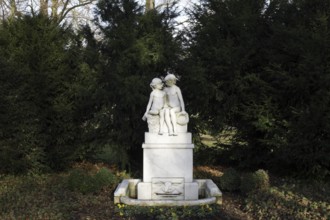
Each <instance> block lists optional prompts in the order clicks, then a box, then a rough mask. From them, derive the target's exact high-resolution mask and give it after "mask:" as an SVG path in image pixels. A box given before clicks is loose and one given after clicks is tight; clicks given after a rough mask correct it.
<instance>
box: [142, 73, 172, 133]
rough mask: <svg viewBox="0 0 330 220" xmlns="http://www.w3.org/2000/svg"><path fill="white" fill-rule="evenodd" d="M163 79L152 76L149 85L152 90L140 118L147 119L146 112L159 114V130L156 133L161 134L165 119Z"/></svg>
mask: <svg viewBox="0 0 330 220" xmlns="http://www.w3.org/2000/svg"><path fill="white" fill-rule="evenodd" d="M163 86H164V84H163V81H162V80H161V79H159V78H154V79H153V80H152V81H151V83H150V87H151V88H152V89H153V91H152V92H151V93H150V98H149V102H148V105H147V110H146V112H145V113H144V115H143V117H142V119H143V120H144V121H145V120H146V119H147V116H148V114H150V115H159V132H158V134H160V135H162V134H163V127H164V121H165V117H164V115H165V110H164V105H165V97H166V96H165V92H164V91H163V90H162V89H163Z"/></svg>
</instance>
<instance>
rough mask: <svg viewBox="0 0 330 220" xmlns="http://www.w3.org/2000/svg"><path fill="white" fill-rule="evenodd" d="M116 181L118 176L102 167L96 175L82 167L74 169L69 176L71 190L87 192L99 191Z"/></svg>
mask: <svg viewBox="0 0 330 220" xmlns="http://www.w3.org/2000/svg"><path fill="white" fill-rule="evenodd" d="M116 182H117V178H116V176H115V175H114V174H113V173H111V172H110V171H109V170H108V169H106V168H101V169H100V170H99V171H98V172H97V173H96V174H94V175H92V174H89V173H88V172H87V171H85V170H82V169H74V170H72V171H71V173H70V174H69V177H68V188H69V189H70V190H71V191H78V192H81V193H83V194H87V193H93V192H97V191H99V190H101V189H102V188H103V187H108V186H113V185H115V184H116Z"/></svg>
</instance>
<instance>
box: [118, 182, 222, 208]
mask: <svg viewBox="0 0 330 220" xmlns="http://www.w3.org/2000/svg"><path fill="white" fill-rule="evenodd" d="M136 192H137V197H138V199H136V197H134V195H136ZM184 194H185V198H184V199H183V200H174V199H152V183H144V182H141V179H125V180H123V181H122V182H121V183H120V184H119V185H118V187H117V189H116V191H115V193H114V203H115V204H116V203H124V204H127V205H136V206H193V205H205V204H214V203H216V204H218V205H221V204H222V193H221V191H220V190H219V188H218V187H217V186H216V185H215V184H214V182H213V181H212V180H210V179H196V180H194V181H193V182H192V183H184Z"/></svg>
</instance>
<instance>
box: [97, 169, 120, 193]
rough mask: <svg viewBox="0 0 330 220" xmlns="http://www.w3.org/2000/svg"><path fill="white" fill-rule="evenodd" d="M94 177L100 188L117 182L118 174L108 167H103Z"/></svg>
mask: <svg viewBox="0 0 330 220" xmlns="http://www.w3.org/2000/svg"><path fill="white" fill-rule="evenodd" d="M94 179H95V182H96V184H97V185H98V187H99V188H100V189H101V188H102V187H105V186H112V185H114V184H115V183H116V182H117V178H116V176H115V175H114V174H113V173H112V172H110V170H108V169H106V168H101V169H100V170H99V171H98V172H97V173H96V174H95V176H94Z"/></svg>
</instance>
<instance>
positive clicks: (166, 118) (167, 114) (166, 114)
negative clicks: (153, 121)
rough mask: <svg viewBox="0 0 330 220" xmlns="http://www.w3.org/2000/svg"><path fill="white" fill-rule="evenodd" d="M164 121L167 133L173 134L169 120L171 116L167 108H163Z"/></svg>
mask: <svg viewBox="0 0 330 220" xmlns="http://www.w3.org/2000/svg"><path fill="white" fill-rule="evenodd" d="M165 122H166V124H167V127H168V134H169V135H170V136H171V135H173V126H172V122H171V116H170V110H169V109H165Z"/></svg>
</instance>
